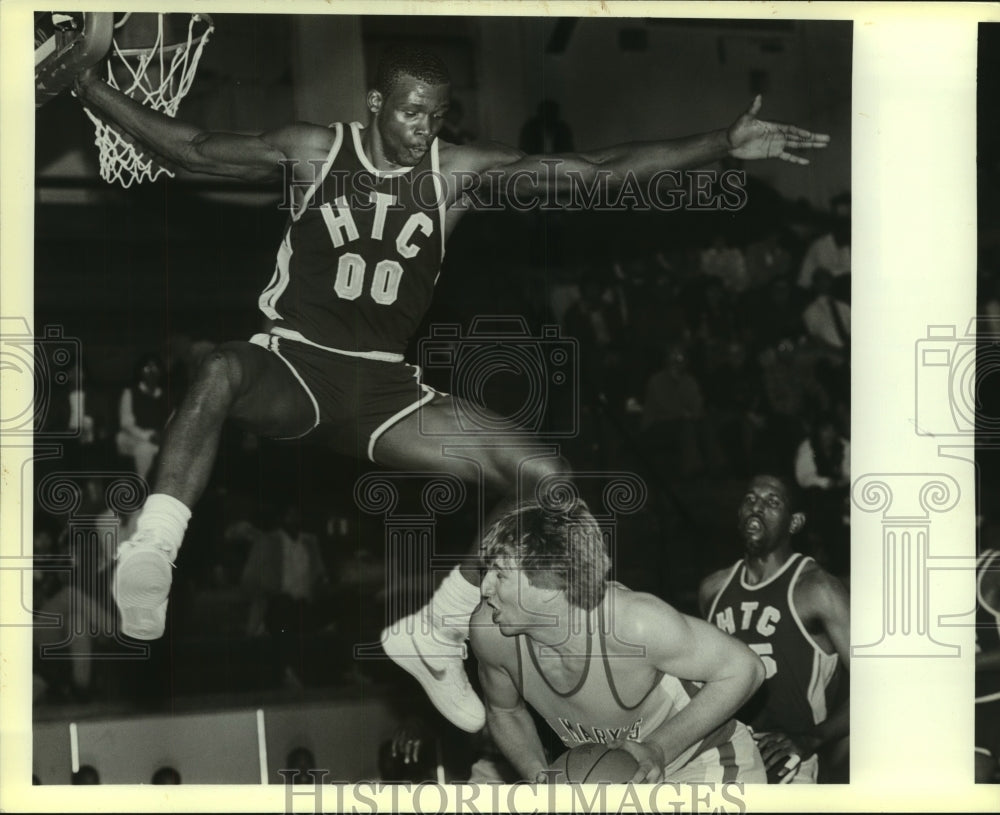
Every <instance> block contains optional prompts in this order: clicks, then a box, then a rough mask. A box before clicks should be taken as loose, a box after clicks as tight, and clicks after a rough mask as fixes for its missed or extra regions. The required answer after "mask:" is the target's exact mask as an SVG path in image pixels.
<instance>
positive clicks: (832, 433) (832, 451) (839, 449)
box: [795, 416, 851, 490]
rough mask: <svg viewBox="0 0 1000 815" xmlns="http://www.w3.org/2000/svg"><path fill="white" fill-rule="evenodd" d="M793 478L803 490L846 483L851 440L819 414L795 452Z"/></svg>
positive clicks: (847, 480)
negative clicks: (811, 428)
mask: <svg viewBox="0 0 1000 815" xmlns="http://www.w3.org/2000/svg"><path fill="white" fill-rule="evenodd" d="M795 480H796V481H797V482H798V484H799V486H800V487H802V488H803V489H805V490H808V489H821V490H832V489H836V488H838V487H846V486H847V485H848V484H849V483H850V480H851V443H850V442H849V441H848V440H847V439H845V438H843V437H842V436H841V435H840V433H838V432H837V427H836V424H835V423H834V421H833V419H832V418H831V417H829V416H822V417H821V418H820V419H819V420H818V421H816V422H815V423H814V425H813V431H812V432H811V433H810V434H809V435H808V436H807V437H806V438H805V439H803V441H802V443H801V444H800V445H799V449H798V451H797V453H796V455H795Z"/></svg>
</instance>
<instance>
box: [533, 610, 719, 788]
mask: <svg viewBox="0 0 1000 815" xmlns="http://www.w3.org/2000/svg"><path fill="white" fill-rule="evenodd" d="M604 602H605V603H606V602H608V601H607V600H605V601H604ZM600 609H601V612H600V614H599V623H598V626H597V631H596V632H591V634H590V637H589V639H588V642H587V653H586V655H585V658H584V660H583V662H584V669H583V674H582V675H581V677H580V679H579V681H578V682H577V685H576V687H574V688H566V689H557V688H555V687H553V685H552V684H551V683H550V681H549V679H548V677H547V676H546V672H545V663H546V660H547V659H548V657H546V656H541V657H539V656H537V655H536V654H535V651H534V649H533V648H532V647H531V643H529V642H528V641H527V638H526V637H525V636H524V635H523V634H519V635H518V636H517V637H516V642H517V665H518V674H519V676H518V685H519V690H520V692H521V696H522V697H523V698H524V700H525V701H526V702H527V703H528V704H529V705H531V706H532V707H533V708H534V709H535V710H536V711H538V713H539V714H541V715H542V716H543V717H544V718H545V720H546V721H547V722H548V724H549V726H550V727H551V728H552V729H553V730H554V731H555V732H556V734H557V735H558V736H559V738H560V739H562V742H563V744H565V745H566V746H567V747H577V746H579V745H581V744H586V743H597V744H609V743H611V742H613V741H616V740H619V739H631V740H632V741H640V742H641V741H643V740H645V739H646V738H647V737H648V735H649V733H651V732H652V731H653V730H655V729H656V728H657V727H659V726H660V725H661V724H662V723H663V722H664V721H667V720H668V719H671V718H673V717H674V716H676V715H677V713H678V712H679V711H681V710H683V709H684V708H685V707H686V706H687V704H688V703H689V702H690V701H691V698H692V697H693V696H694V695H695V694H696V693H697V692H698V689H699V686H698V685H697V684H696V683H694V682H688V681H686V680H681V679H678V678H677V677H674V676H670V675H669V674H663V673H658V674H657V678H656V679H655V680H654V681H653V683H652V684H651V686H650V687H649V689H648V690H647V691H646V692H645V694H644V695H643V696H642V697H641V698H638V699H623V698H622V696H621V694H620V693H619V689H618V687H617V686H616V684H615V680H614V673H618V674H623V673H625V672H627V671H628V670H629V667H628V660H629V659H630V658H629V657H622V658H620V659H619V660H612V659H610V658H609V656H608V652H607V645H606V634H605V628H606V626H605V615H604V603H602V604H601V606H600ZM633 659H634V658H633ZM612 661H615V662H616V664H615V666H614V671H612V664H611V663H612ZM619 662H620V663H623V664H618V663H619ZM549 672H550V673H551V670H550V671H549ZM737 726H738V725H737V724H736V722H735V721H733V720H732V719H730V720H729V721H727V722H725V723H724V724H723V725H721V726H720V727H719V728H717V729H716V730H715V731H713V732H712V733H710V734H709V735H708V736H706V737H705V738H704V739H702V740H701V741H700V742H699V743H697V744H695V745H692V746H691V747H689V748H688V749H687V750H685V751H684V752H683V753H682V754H681V755H680V756H678V757H677V759H675V760H674V761H673V762H671V764H670V766H669V768H668V769H676V768H679V767H682V766H684V764H686V763H687V762H689V761H690V760H691V759H692V758H694V757H695V756H697V755H700V754H701V753H704V752H706V751H708V750H710V749H712V748H713V747H719V746H720V745H723V744H725V743H726V742H728V741H729V740H730V739H731V738H732V737H733V734H734V732H735V729H736V727H737Z"/></svg>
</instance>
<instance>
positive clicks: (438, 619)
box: [429, 566, 480, 643]
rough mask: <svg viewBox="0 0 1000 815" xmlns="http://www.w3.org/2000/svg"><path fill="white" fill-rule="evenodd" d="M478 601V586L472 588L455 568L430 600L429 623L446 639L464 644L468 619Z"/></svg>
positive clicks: (467, 631)
mask: <svg viewBox="0 0 1000 815" xmlns="http://www.w3.org/2000/svg"><path fill="white" fill-rule="evenodd" d="M479 600H480V594H479V586H473V585H472V584H471V583H470V582H469V581H468V580H466V579H465V577H464V576H463V575H462V571H461V569H459V567H458V566H455V568H453V569H452V570H451V571H450V572H449V573H448V576H447V577H445V579H444V580H443V581H441V585H440V586H438V589H437V591H436V592H434V596H433V597H432V598H431V602H430V606H429V608H430V612H431V623H432V624H433V626H434V627H435V628H436V629H437V630H438V631H440V632H441V633H442V634H443V635H444V636H446V637H447V638H448V639H450V640H454V641H455V642H457V643H461V642H464V641H465V640H466V639H467V638H468V636H469V618H470V617H471V616H472V612H473V611H475V610H476V606H478V605H479Z"/></svg>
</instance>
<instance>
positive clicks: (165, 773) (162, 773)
mask: <svg viewBox="0 0 1000 815" xmlns="http://www.w3.org/2000/svg"><path fill="white" fill-rule="evenodd" d="M152 783H154V784H180V783H181V774H180V773H179V772H177V770H175V769H174V768H173V767H160V769H158V770H157V771H156V772H155V773H153V778H152Z"/></svg>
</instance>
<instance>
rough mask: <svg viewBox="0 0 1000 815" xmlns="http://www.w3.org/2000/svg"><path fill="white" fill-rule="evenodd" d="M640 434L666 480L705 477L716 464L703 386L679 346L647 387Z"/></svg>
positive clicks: (650, 379)
mask: <svg viewBox="0 0 1000 815" xmlns="http://www.w3.org/2000/svg"><path fill="white" fill-rule="evenodd" d="M641 434H642V437H643V440H644V441H645V443H646V444H647V445H648V449H649V453H650V456H651V458H652V460H653V462H655V466H656V469H657V470H659V471H660V473H661V475H662V476H663V477H664V478H666V479H667V480H673V479H684V478H688V477H691V476H693V475H700V474H703V473H704V472H705V471H706V469H707V468H708V467H710V466H712V465H714V464H716V463H717V461H716V460H715V459H714V456H713V455H712V453H713V450H712V446H711V443H710V440H709V439H708V433H707V427H706V424H705V400H704V397H703V395H702V390H701V385H699V384H698V380H697V379H695V378H694V377H693V376H692V375H691V374H690V373H689V371H688V367H687V355H686V354H685V352H684V350H683V349H682V348H681V347H680V346H677V345H675V346H672V347H671V348H670V349H669V351H668V352H667V361H666V364H665V365H664V366H663V368H662V369H661V370H659V371H657V372H656V373H654V374H653V375H652V376H651V377H650V378H649V381H648V382H647V384H646V397H645V400H644V403H643V414H642V425H641Z"/></svg>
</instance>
